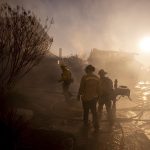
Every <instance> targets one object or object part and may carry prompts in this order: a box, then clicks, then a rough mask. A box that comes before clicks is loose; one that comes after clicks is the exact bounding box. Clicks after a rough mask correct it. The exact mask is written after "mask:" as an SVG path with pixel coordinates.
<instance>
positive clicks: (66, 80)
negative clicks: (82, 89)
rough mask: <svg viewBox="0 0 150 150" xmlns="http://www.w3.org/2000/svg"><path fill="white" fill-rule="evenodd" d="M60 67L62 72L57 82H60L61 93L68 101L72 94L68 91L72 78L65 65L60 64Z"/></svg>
mask: <svg viewBox="0 0 150 150" xmlns="http://www.w3.org/2000/svg"><path fill="white" fill-rule="evenodd" d="M60 67H61V70H62V74H61V78H60V80H59V82H62V90H63V94H64V96H65V100H66V101H67V102H68V101H69V100H70V98H71V96H72V94H71V93H70V91H69V87H70V85H71V83H72V82H73V79H72V75H71V71H70V70H69V69H68V68H67V66H66V65H61V66H60Z"/></svg>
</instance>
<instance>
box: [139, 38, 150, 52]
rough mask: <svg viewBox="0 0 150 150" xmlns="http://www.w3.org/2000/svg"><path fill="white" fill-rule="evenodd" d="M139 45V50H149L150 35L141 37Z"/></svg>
mask: <svg viewBox="0 0 150 150" xmlns="http://www.w3.org/2000/svg"><path fill="white" fill-rule="evenodd" d="M139 47H140V50H141V52H144V53H145V52H146V53H147V52H150V37H145V38H143V39H142V40H141V41H140V43H139Z"/></svg>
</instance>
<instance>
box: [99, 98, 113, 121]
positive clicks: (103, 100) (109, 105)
mask: <svg viewBox="0 0 150 150" xmlns="http://www.w3.org/2000/svg"><path fill="white" fill-rule="evenodd" d="M98 103H99V105H98V111H99V117H100V119H101V117H102V112H103V106H104V105H105V107H106V111H107V118H108V121H110V122H112V120H113V117H112V109H111V108H112V102H111V99H110V97H109V96H108V95H103V96H101V97H100V99H99V101H98Z"/></svg>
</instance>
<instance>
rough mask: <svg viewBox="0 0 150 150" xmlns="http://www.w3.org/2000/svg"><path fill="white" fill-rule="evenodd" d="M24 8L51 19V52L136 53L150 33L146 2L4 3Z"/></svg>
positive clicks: (16, 0)
mask: <svg viewBox="0 0 150 150" xmlns="http://www.w3.org/2000/svg"><path fill="white" fill-rule="evenodd" d="M5 1H7V2H8V3H10V4H12V5H16V4H19V5H23V6H24V7H25V8H27V9H31V10H32V11H33V12H34V13H35V14H36V15H37V16H39V17H41V18H46V17H47V16H48V17H49V18H51V17H53V18H54V22H55V24H54V25H53V26H52V28H51V30H50V32H49V34H50V35H52V36H54V44H53V47H52V49H53V50H52V51H53V52H54V53H56V54H57V51H56V50H57V49H58V48H60V47H62V48H63V49H64V52H63V53H64V54H65V55H66V54H67V55H69V54H80V55H82V56H85V55H87V53H88V54H89V51H90V50H91V49H92V48H98V49H103V50H110V49H111V50H125V51H134V52H138V49H139V48H138V47H137V45H138V42H139V39H141V38H142V37H143V36H147V35H148V34H150V29H149V26H150V20H149V19H148V18H149V17H150V13H149V12H150V10H149V7H150V1H149V0H142V1H141V0H36V1H35V0H5Z"/></svg>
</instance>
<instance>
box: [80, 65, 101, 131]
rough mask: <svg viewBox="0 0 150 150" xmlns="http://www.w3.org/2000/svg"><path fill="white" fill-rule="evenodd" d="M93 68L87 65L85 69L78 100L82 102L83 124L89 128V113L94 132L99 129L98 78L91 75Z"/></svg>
mask: <svg viewBox="0 0 150 150" xmlns="http://www.w3.org/2000/svg"><path fill="white" fill-rule="evenodd" d="M94 71H95V67H93V66H92V65H88V66H87V67H86V68H85V73H86V74H85V75H84V76H83V77H82V79H81V82H80V87H79V92H78V97H77V98H78V100H80V99H81V100H82V106H83V123H84V126H85V127H88V126H89V120H88V119H89V118H88V117H89V111H91V113H92V119H93V120H92V122H93V126H94V128H95V130H97V129H98V128H99V125H98V117H97V111H96V104H97V100H98V85H99V78H98V77H97V76H96V75H95V74H94V73H93V72H94Z"/></svg>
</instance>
